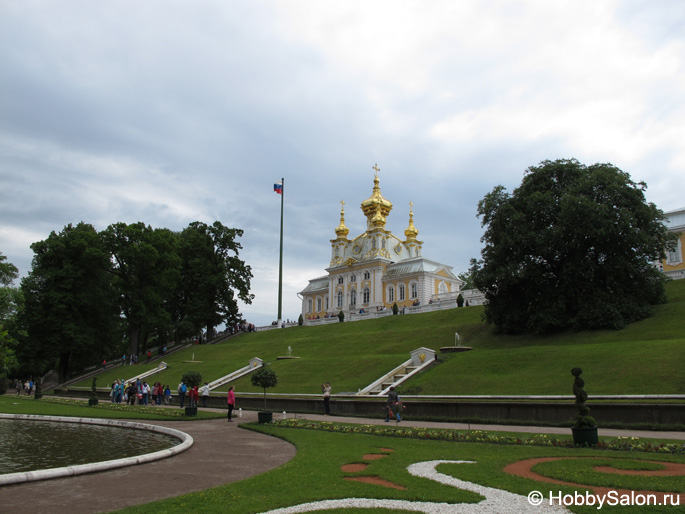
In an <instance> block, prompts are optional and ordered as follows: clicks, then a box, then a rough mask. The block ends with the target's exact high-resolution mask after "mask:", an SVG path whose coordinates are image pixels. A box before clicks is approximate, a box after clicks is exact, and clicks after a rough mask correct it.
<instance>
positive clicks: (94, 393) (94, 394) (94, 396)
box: [88, 377, 98, 407]
mask: <svg viewBox="0 0 685 514" xmlns="http://www.w3.org/2000/svg"><path fill="white" fill-rule="evenodd" d="M97 381H98V378H97V377H93V384H92V385H91V386H90V396H89V397H88V405H89V406H90V407H93V406H95V405H97V404H98V389H97Z"/></svg>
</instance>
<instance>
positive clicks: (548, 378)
mask: <svg viewBox="0 0 685 514" xmlns="http://www.w3.org/2000/svg"><path fill="white" fill-rule="evenodd" d="M666 287H667V294H668V298H669V303H667V304H664V305H658V306H655V308H654V316H653V317H651V318H649V319H646V320H643V321H640V322H636V323H633V324H631V325H629V326H628V327H626V328H625V329H623V330H618V331H614V330H599V331H591V332H590V331H582V332H564V333H560V334H554V335H545V336H530V335H526V336H505V335H498V334H495V333H493V330H492V327H490V326H488V325H485V324H484V323H483V322H482V321H481V314H482V312H483V310H482V307H468V308H462V309H452V310H446V311H439V312H431V313H425V314H413V315H405V316H390V317H386V318H381V319H377V320H368V321H359V322H353V323H335V324H332V325H325V326H320V327H294V328H288V329H285V330H270V331H264V332H257V333H250V334H241V335H238V336H236V337H233V338H231V339H229V340H227V341H225V342H223V343H220V344H216V345H201V346H194V347H192V348H189V349H186V350H183V351H181V352H178V353H174V354H171V355H168V356H167V358H166V359H165V362H167V363H168V364H169V369H167V370H165V371H162V372H159V373H157V374H155V375H152V376H151V377H150V380H151V381H153V382H154V381H161V382H162V383H164V384H170V385H171V387H172V389H175V387H176V385H177V384H178V383H179V381H180V379H181V376H182V375H183V373H184V372H185V371H188V370H194V371H199V372H200V373H201V374H202V377H203V380H206V381H212V380H214V379H216V378H219V377H221V376H224V375H226V374H228V373H230V372H232V371H235V370H237V369H239V368H241V367H243V366H245V365H247V363H248V361H249V359H251V358H252V357H260V358H261V359H263V360H264V361H265V362H267V363H270V364H271V366H272V368H273V369H274V371H275V372H276V374H277V375H278V385H277V386H276V387H275V388H273V389H270V390H269V392H270V393H311V394H319V393H320V392H321V388H320V385H321V384H322V383H323V382H326V381H330V382H331V384H332V385H333V393H334V394H337V393H341V392H356V391H357V390H358V389H360V388H363V387H365V386H367V385H369V384H370V383H371V382H373V381H375V380H376V379H378V378H379V377H380V376H382V375H383V374H384V373H386V372H388V371H390V370H391V369H392V368H394V367H395V366H397V365H399V364H400V363H402V362H404V361H405V360H407V359H408V358H409V353H410V352H411V351H412V350H414V349H416V348H418V347H421V346H425V347H428V348H432V349H435V350H439V349H440V348H441V347H442V346H451V345H453V344H454V333H455V332H458V333H459V334H460V336H461V344H462V345H464V346H471V347H472V348H473V351H470V352H465V353H459V354H444V355H441V359H442V362H441V363H440V364H439V365H438V366H435V367H433V368H432V369H430V370H428V371H426V372H424V373H422V374H420V375H419V376H417V377H415V378H413V379H411V380H410V381H408V382H407V383H406V385H403V386H401V387H400V389H399V391H400V393H404V394H406V392H412V393H418V394H426V395H430V394H466V395H476V394H570V392H571V386H572V383H573V378H572V377H571V375H570V369H571V368H573V367H576V366H579V367H581V368H583V371H584V373H583V378H584V379H585V382H586V384H587V385H586V390H587V391H588V393H589V394H590V395H597V394H685V367H683V366H682V362H685V316H683V312H685V280H679V281H673V282H670V283H668V284H667V285H666ZM289 346H290V347H292V354H293V355H294V356H298V357H300V359H290V360H277V357H278V356H283V355H287V354H288V347H289ZM193 354H194V360H196V361H201V362H198V363H184V362H183V361H189V360H192V359H193ZM152 367H153V366H152V365H145V364H138V365H137V366H135V367H130V366H126V367H117V368H113V369H110V370H108V371H106V372H105V373H103V374H102V375H100V376H99V377H98V386H100V387H106V385H107V384H111V383H112V382H113V381H114V379H116V378H123V379H128V378H131V377H133V376H134V375H136V374H138V373H141V372H143V371H145V370H148V369H150V368H152ZM232 384H233V385H234V386H235V388H236V391H237V392H238V393H240V392H259V389H257V388H255V387H253V386H252V384H251V383H250V378H249V376H248V377H245V378H242V379H239V380H237V381H235V382H232ZM76 385H77V386H80V387H87V388H89V387H90V385H91V383H90V381H89V380H85V381H82V382H80V383H78V384H76ZM227 389H228V386H227V385H226V386H224V387H223V388H220V389H219V391H226V390H227ZM405 391H406V392H405Z"/></svg>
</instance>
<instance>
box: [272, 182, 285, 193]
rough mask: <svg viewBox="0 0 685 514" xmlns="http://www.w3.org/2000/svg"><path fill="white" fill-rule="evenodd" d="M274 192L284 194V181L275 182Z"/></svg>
mask: <svg viewBox="0 0 685 514" xmlns="http://www.w3.org/2000/svg"><path fill="white" fill-rule="evenodd" d="M274 192H275V193H276V194H279V195H282V194H283V183H282V182H276V183H275V184H274Z"/></svg>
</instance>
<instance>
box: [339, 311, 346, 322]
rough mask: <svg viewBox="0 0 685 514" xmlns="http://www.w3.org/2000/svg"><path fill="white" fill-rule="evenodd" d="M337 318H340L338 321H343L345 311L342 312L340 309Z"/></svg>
mask: <svg viewBox="0 0 685 514" xmlns="http://www.w3.org/2000/svg"><path fill="white" fill-rule="evenodd" d="M338 320H340V323H342V322H343V321H345V313H344V312H343V311H340V312H339V313H338Z"/></svg>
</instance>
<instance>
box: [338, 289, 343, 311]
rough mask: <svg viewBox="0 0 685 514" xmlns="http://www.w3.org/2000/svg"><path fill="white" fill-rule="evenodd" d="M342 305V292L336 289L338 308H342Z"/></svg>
mask: <svg viewBox="0 0 685 514" xmlns="http://www.w3.org/2000/svg"><path fill="white" fill-rule="evenodd" d="M342 306H343V294H342V291H338V309H342Z"/></svg>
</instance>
